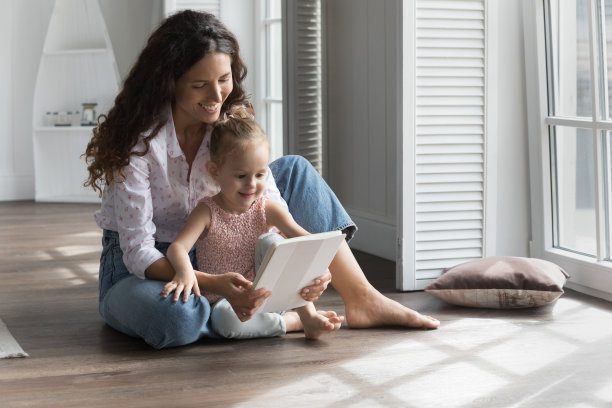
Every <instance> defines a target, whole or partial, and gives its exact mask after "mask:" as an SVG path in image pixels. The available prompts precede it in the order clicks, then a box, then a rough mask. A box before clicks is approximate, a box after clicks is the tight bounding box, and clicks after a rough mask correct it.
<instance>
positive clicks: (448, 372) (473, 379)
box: [391, 363, 508, 407]
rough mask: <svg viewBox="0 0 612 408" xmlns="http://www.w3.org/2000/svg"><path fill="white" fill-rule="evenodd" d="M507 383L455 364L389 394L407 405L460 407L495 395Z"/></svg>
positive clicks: (475, 369) (480, 371)
mask: <svg viewBox="0 0 612 408" xmlns="http://www.w3.org/2000/svg"><path fill="white" fill-rule="evenodd" d="M507 383H508V382H507V381H506V380H504V379H503V378H501V377H499V376H497V375H495V374H493V373H491V372H489V371H484V370H481V369H479V368H478V367H476V366H474V365H473V364H470V363H455V364H449V365H443V366H438V367H436V369H435V370H433V371H431V372H430V373H428V374H427V375H423V376H420V377H418V378H414V379H413V381H410V382H407V383H405V384H403V385H401V386H398V387H394V388H393V389H392V390H391V393H392V394H393V395H395V396H396V397H397V398H401V399H403V400H405V401H407V402H408V403H409V404H410V406H414V407H426V406H431V403H432V401H436V406H438V407H459V406H463V405H465V404H468V403H470V402H471V401H474V400H475V399H477V398H479V397H482V396H483V395H491V394H494V393H495V391H496V390H498V389H499V388H500V387H503V386H504V385H506V384H507Z"/></svg>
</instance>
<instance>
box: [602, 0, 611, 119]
mask: <svg viewBox="0 0 612 408" xmlns="http://www.w3.org/2000/svg"><path fill="white" fill-rule="evenodd" d="M604 27H605V29H606V38H605V41H606V57H607V61H606V70H607V71H608V84H607V86H608V110H609V112H608V117H612V101H611V100H610V96H611V95H612V92H611V91H612V71H611V69H612V0H605V2H604Z"/></svg>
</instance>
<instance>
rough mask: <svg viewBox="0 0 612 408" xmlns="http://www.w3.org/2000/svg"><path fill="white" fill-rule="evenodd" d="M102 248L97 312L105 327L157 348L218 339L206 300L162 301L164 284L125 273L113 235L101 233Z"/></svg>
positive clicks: (170, 299)
mask: <svg viewBox="0 0 612 408" xmlns="http://www.w3.org/2000/svg"><path fill="white" fill-rule="evenodd" d="M102 245H103V248H102V256H101V259H100V304H99V310H100V314H101V315H102V317H103V318H104V320H105V321H106V323H107V324H108V325H109V326H111V327H113V328H114V329H116V330H118V331H120V332H122V333H125V334H127V335H128V336H132V337H140V338H142V339H143V340H144V341H145V342H146V343H147V344H149V345H151V346H152V347H154V348H157V349H161V348H165V347H175V346H181V345H185V344H189V343H193V342H195V341H196V340H198V339H199V338H202V337H218V336H217V335H216V334H215V333H214V332H213V331H212V328H211V325H210V305H209V303H208V301H207V300H206V298H204V297H201V298H197V297H195V296H194V295H193V294H191V295H190V296H189V299H188V301H187V302H185V303H183V302H182V301H177V302H173V301H172V298H171V297H168V298H166V299H164V298H163V297H162V296H161V291H162V288H163V287H164V285H165V282H160V281H155V280H149V279H145V280H143V279H139V278H137V277H136V276H133V275H131V274H130V273H129V272H128V271H127V268H126V267H125V265H124V263H123V254H122V252H121V248H120V247H119V237H118V234H117V233H116V232H114V231H106V230H105V231H104V234H103V237H102ZM162 245H163V244H162ZM166 248H167V245H165V247H164V248H160V249H161V250H162V251H163V250H164V249H166Z"/></svg>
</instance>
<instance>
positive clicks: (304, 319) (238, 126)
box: [162, 107, 344, 339]
mask: <svg viewBox="0 0 612 408" xmlns="http://www.w3.org/2000/svg"><path fill="white" fill-rule="evenodd" d="M268 160H269V145H268V141H267V139H266V136H265V134H264V132H263V130H262V129H261V127H260V126H259V125H258V124H257V123H256V122H255V120H254V118H253V116H251V115H250V114H249V113H248V112H247V111H246V109H245V108H243V107H234V108H232V109H231V110H230V114H229V115H228V117H227V118H226V119H225V120H222V121H220V122H219V123H218V124H217V125H216V126H215V128H214V129H213V131H212V134H211V141H210V161H209V162H208V163H207V164H206V169H207V170H208V172H209V174H210V175H211V176H212V178H213V180H214V183H215V184H216V185H217V186H218V187H219V189H220V191H219V193H218V194H216V195H215V196H213V197H206V198H204V199H203V200H202V201H200V203H199V204H198V205H197V206H196V207H195V209H194V210H193V212H192V213H191V215H190V216H189V218H188V220H187V223H186V225H185V226H184V227H183V229H182V231H181V232H180V233H179V234H178V235H177V237H176V239H175V240H174V241H173V242H172V244H171V245H170V247H169V248H168V252H167V257H168V259H169V260H170V263H171V264H172V266H173V267H174V270H175V277H174V279H173V280H172V281H170V282H169V283H168V284H166V285H165V287H164V289H163V291H162V294H163V296H164V297H167V296H168V295H169V294H170V293H171V292H172V291H174V300H175V301H176V300H178V298H179V297H180V294H181V292H182V293H183V300H184V301H186V296H188V295H189V293H190V292H191V290H192V289H193V291H194V293H196V296H199V295H200V294H201V293H200V288H199V286H198V284H197V281H196V276H195V273H194V270H193V267H192V264H191V261H190V258H189V251H190V250H191V248H193V246H194V244H195V245H196V254H197V263H198V267H199V268H200V271H202V272H205V273H210V274H216V275H220V274H224V273H226V272H234V273H239V274H241V275H243V276H244V277H245V278H246V279H248V281H249V282H252V281H253V279H254V277H255V269H256V268H258V267H259V263H260V262H261V259H262V258H263V255H264V254H265V250H266V249H267V245H270V244H271V243H272V242H274V241H275V240H276V239H282V237H280V235H278V234H276V233H271V234H266V233H268V232H269V231H270V230H271V229H272V228H277V229H278V230H280V231H281V232H282V233H283V234H284V235H285V236H286V237H296V236H301V235H307V234H308V232H307V231H306V230H305V229H303V228H302V227H300V226H299V225H298V224H297V223H296V222H295V221H294V219H293V217H292V216H291V214H290V213H289V211H288V210H287V209H286V208H285V207H284V206H282V205H281V204H279V203H277V202H274V201H272V200H268V197H267V196H266V195H265V194H264V190H265V187H266V182H267V178H268ZM211 184H212V183H211ZM262 234H264V235H262ZM260 236H261V238H260ZM258 240H259V241H258ZM256 258H257V260H256ZM247 286H248V287H245V289H247V290H248V289H249V288H250V285H247ZM203 293H204V296H205V297H206V298H207V299H208V301H209V302H210V304H211V305H213V307H212V312H211V319H212V327H213V329H214V330H215V332H216V333H217V334H219V335H221V336H222V337H225V338H241V339H244V338H253V337H270V336H279V335H282V334H285V333H286V332H290V331H301V330H303V331H304V334H305V336H306V337H307V338H309V339H317V338H319V337H320V336H322V335H323V334H325V333H329V332H332V331H335V330H338V329H339V328H340V325H341V323H342V321H343V320H344V317H342V316H338V315H336V313H335V312H331V311H329V312H327V311H325V312H324V311H317V310H316V309H315V307H314V305H313V304H312V303H311V302H309V303H307V304H306V305H305V306H302V307H300V308H298V309H296V311H297V313H295V312H286V313H284V314H282V315H281V314H277V313H259V314H255V315H254V316H253V317H252V318H251V319H249V320H247V321H245V322H243V321H242V320H244V319H241V318H240V317H239V316H237V314H236V313H235V312H234V310H233V309H232V306H231V305H230V303H229V302H228V301H227V300H226V299H222V298H221V296H219V295H217V294H215V293H213V292H211V291H207V290H205V291H203ZM267 295H268V296H269V293H268V294H267ZM238 313H239V314H240V312H238Z"/></svg>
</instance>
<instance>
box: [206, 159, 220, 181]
mask: <svg viewBox="0 0 612 408" xmlns="http://www.w3.org/2000/svg"><path fill="white" fill-rule="evenodd" d="M206 170H208V173H210V175H211V176H213V177H214V178H217V176H218V175H219V167H218V166H217V163H215V162H213V161H210V160H209V161H207V162H206Z"/></svg>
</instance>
